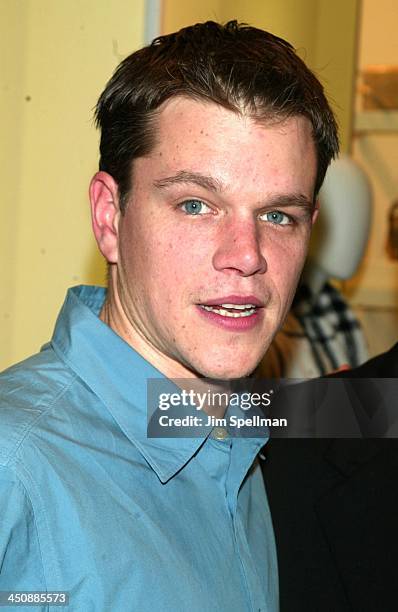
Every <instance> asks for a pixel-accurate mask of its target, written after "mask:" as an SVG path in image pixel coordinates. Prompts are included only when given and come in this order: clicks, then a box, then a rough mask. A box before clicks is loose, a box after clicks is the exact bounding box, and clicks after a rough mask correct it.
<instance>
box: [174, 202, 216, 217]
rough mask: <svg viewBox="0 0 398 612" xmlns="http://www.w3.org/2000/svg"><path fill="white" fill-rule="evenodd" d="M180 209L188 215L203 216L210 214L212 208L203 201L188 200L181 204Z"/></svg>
mask: <svg viewBox="0 0 398 612" xmlns="http://www.w3.org/2000/svg"><path fill="white" fill-rule="evenodd" d="M180 207H181V208H182V210H183V211H184V212H186V213H187V214H188V215H203V214H204V213H208V212H210V207H209V206H207V204H205V203H204V202H202V200H186V201H185V202H183V203H182V204H180Z"/></svg>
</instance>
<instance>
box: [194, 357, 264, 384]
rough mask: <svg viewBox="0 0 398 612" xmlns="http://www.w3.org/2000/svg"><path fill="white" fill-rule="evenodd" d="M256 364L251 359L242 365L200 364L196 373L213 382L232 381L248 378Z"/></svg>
mask: <svg viewBox="0 0 398 612" xmlns="http://www.w3.org/2000/svg"><path fill="white" fill-rule="evenodd" d="M257 365H258V363H257V362H253V361H252V359H250V361H249V360H248V361H247V363H245V364H242V365H237V364H231V363H225V364H222V365H212V364H206V365H205V364H202V366H201V367H198V369H197V370H196V372H197V373H198V374H199V375H200V376H203V377H204V378H213V379H215V380H233V379H236V378H246V377H247V376H250V374H252V372H253V371H254V370H255V369H256V367H257Z"/></svg>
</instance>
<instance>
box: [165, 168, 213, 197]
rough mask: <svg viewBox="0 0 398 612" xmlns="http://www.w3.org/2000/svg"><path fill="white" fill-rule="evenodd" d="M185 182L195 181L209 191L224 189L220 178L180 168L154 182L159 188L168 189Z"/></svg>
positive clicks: (194, 182) (195, 183)
mask: <svg viewBox="0 0 398 612" xmlns="http://www.w3.org/2000/svg"><path fill="white" fill-rule="evenodd" d="M184 183H185V184H186V183H193V184H194V185H198V186H199V187H203V189H208V190H209V191H216V192H218V191H222V190H223V185H222V183H221V181H219V180H218V179H216V178H213V177H211V176H208V175H207V174H202V173H201V172H190V171H187V170H180V172H177V174H175V175H174V176H167V177H165V178H161V179H158V180H156V181H154V182H153V184H154V186H155V187H157V188H158V189H167V187H171V186H173V185H180V184H184Z"/></svg>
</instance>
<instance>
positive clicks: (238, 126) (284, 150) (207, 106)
mask: <svg viewBox="0 0 398 612" xmlns="http://www.w3.org/2000/svg"><path fill="white" fill-rule="evenodd" d="M154 130H155V146H154V148H153V149H152V151H151V153H150V154H149V155H148V156H146V158H139V159H138V160H136V162H138V165H140V166H142V167H141V170H142V171H143V172H145V173H149V174H150V175H153V173H157V174H160V175H162V174H164V175H165V176H168V175H170V173H173V172H180V171H187V172H199V173H203V174H205V175H206V176H212V177H214V178H215V179H216V180H218V181H219V184H220V185H221V186H224V187H228V188H231V189H242V188H243V187H244V188H245V189H250V188H254V189H258V188H260V187H262V188H263V187H264V186H265V185H264V183H265V182H266V183H267V185H268V188H269V189H270V190H272V183H273V182H275V185H276V184H278V187H279V188H280V187H282V186H285V188H287V187H289V186H290V187H291V188H294V187H297V188H298V187H301V186H303V184H305V187H306V188H307V191H308V192H311V190H313V186H314V183H315V174H316V154H315V145H314V141H313V137H312V127H311V124H310V122H309V121H308V119H306V118H305V117H302V116H296V117H291V118H288V119H286V120H284V121H280V122H275V121H273V122H269V123H266V122H259V121H258V120H255V119H253V118H252V117H250V116H247V115H244V114H239V113H235V112H233V111H230V110H227V109H225V108H223V107H221V106H220V105H217V104H214V103H213V102H202V101H196V100H192V99H188V98H183V97H175V98H172V99H171V100H169V101H168V102H167V103H165V104H164V105H163V107H162V108H161V110H160V111H159V113H158V117H157V120H156V122H155V125H154ZM156 178H160V177H156ZM307 195H309V194H307Z"/></svg>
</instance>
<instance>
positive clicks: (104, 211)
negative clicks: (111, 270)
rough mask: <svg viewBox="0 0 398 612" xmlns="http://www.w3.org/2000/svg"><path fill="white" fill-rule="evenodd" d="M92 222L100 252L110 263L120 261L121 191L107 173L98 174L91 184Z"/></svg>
mask: <svg viewBox="0 0 398 612" xmlns="http://www.w3.org/2000/svg"><path fill="white" fill-rule="evenodd" d="M89 195H90V203H91V220H92V226H93V231H94V235H95V238H96V240H97V243H98V247H99V250H100V251H101V253H102V254H103V256H104V257H105V259H106V260H107V261H108V262H109V263H117V260H118V225H119V217H120V209H119V191H118V186H117V183H116V181H115V179H114V178H113V177H112V176H111V175H110V174H108V173H107V172H102V171H101V172H97V174H95V175H94V176H93V178H92V179H91V183H90V190H89Z"/></svg>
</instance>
